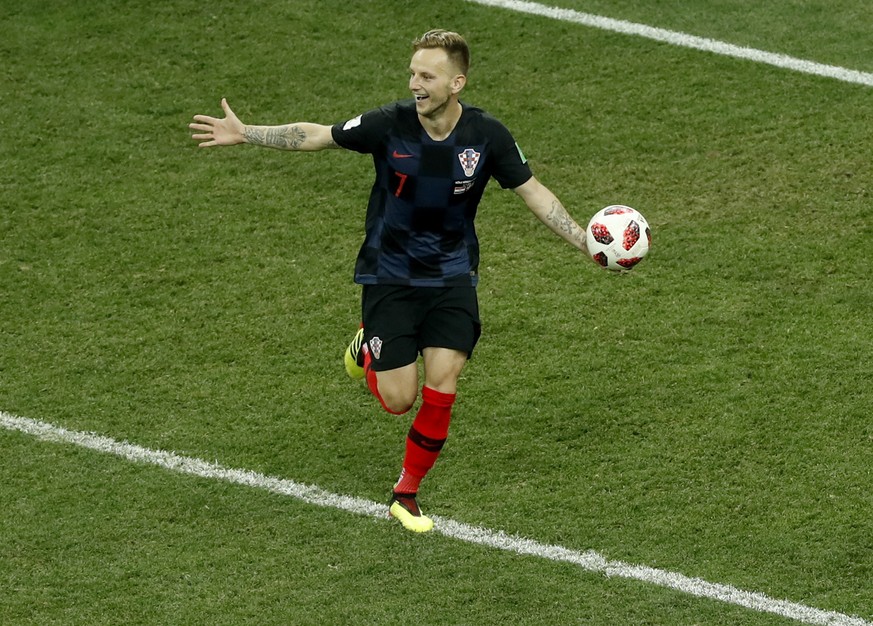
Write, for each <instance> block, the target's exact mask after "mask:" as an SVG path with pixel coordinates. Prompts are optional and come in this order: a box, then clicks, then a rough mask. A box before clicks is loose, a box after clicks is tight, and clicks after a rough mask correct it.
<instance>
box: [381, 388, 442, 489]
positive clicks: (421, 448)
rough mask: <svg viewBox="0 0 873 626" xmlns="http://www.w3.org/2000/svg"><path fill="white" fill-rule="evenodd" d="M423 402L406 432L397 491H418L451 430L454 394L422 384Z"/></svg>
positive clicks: (396, 486)
mask: <svg viewBox="0 0 873 626" xmlns="http://www.w3.org/2000/svg"><path fill="white" fill-rule="evenodd" d="M421 398H422V402H421V406H420V407H419V409H418V413H417V414H416V416H415V419H414V420H413V421H412V427H411V428H410V429H409V434H408V435H407V436H406V456H405V457H404V459H403V471H402V472H401V473H400V479H399V480H398V481H397V484H396V485H395V486H394V491H395V492H397V493H416V492H417V491H418V485H419V483H421V480H422V479H423V478H424V477H425V476H426V475H427V473H428V472H429V471H430V469H431V468H432V467H433V465H434V463H435V462H436V460H437V457H438V456H439V455H440V451H441V450H442V448H443V445H444V444H445V442H446V437H448V434H449V422H450V421H451V418H452V405H453V404H454V403H455V394H453V393H442V392H439V391H437V390H436V389H431V388H430V387H426V386H425V387H422V388H421Z"/></svg>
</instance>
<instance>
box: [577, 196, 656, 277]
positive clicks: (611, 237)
mask: <svg viewBox="0 0 873 626" xmlns="http://www.w3.org/2000/svg"><path fill="white" fill-rule="evenodd" d="M586 240H587V242H588V252H589V254H591V257H592V258H593V259H594V261H595V262H596V263H597V264H598V265H600V266H601V267H605V268H606V269H608V270H614V271H625V270H629V269H631V268H632V267H633V266H634V265H636V264H637V263H639V262H640V261H642V260H643V257H645V256H646V254H647V253H648V251H649V246H650V245H651V243H652V231H651V229H650V228H649V223H648V222H647V221H646V218H645V217H643V215H642V213H640V212H639V211H637V210H636V209H632V208H631V207H629V206H624V205H621V204H613V205H610V206H608V207H606V208H604V209H600V210H599V211H598V212H597V213H595V214H594V217H592V218H591V221H590V222H588V228H587V229H586Z"/></svg>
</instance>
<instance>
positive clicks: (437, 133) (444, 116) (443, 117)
mask: <svg viewBox="0 0 873 626" xmlns="http://www.w3.org/2000/svg"><path fill="white" fill-rule="evenodd" d="M463 111H464V109H463V107H462V106H461V103H460V102H458V101H457V100H451V101H450V102H448V103H447V104H446V106H445V108H444V109H442V110H441V111H439V112H438V113H436V114H435V115H428V116H426V117H425V116H424V115H421V114H419V116H418V121H419V122H421V125H422V127H423V128H424V130H425V132H427V134H428V135H429V136H430V138H431V139H433V140H434V141H442V140H444V139H445V138H446V137H448V136H449V135H451V134H452V131H453V130H455V126H456V125H457V123H458V120H459V119H461V113H463Z"/></svg>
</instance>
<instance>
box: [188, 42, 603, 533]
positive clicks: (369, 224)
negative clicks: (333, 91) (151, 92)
mask: <svg viewBox="0 0 873 626" xmlns="http://www.w3.org/2000/svg"><path fill="white" fill-rule="evenodd" d="M469 64H470V52H469V48H468V46H467V43H466V41H465V40H464V39H463V37H461V36H460V35H458V34H457V33H453V32H449V31H444V30H431V31H429V32H427V33H425V34H424V35H422V36H421V37H420V38H419V39H417V40H415V41H414V42H413V55H412V60H411V62H410V64H409V73H410V77H409V90H410V91H411V92H412V96H413V99H412V100H405V101H401V102H395V103H392V104H388V105H385V106H383V107H380V108H378V109H374V110H371V111H368V112H366V113H364V114H362V115H359V116H358V117H355V118H354V119H351V120H348V121H346V122H341V123H339V124H336V125H334V126H325V125H321V124H313V123H308V122H300V123H291V124H286V125H283V126H249V125H245V124H243V123H242V122H241V121H240V120H239V118H237V116H236V115H235V114H234V112H233V111H232V110H231V108H230V106H229V105H228V104H227V101H226V100H222V101H221V106H222V108H223V109H224V113H225V117H224V118H221V119H218V118H213V117H209V116H206V115H196V116H194V123H192V124H190V128H192V129H193V130H196V131H198V134H195V135H192V137H193V138H194V139H195V140H198V141H200V146H201V147H211V146H227V145H235V144H239V143H251V144H255V145H261V146H268V147H273V148H281V149H285V150H300V151H313V150H323V149H326V148H345V149H348V150H354V151H357V152H361V153H367V154H370V155H372V158H373V164H374V166H375V170H376V180H375V183H374V184H373V189H372V192H371V194H370V200H369V205H368V207H367V216H366V222H365V231H366V232H365V238H364V243H363V245H362V246H361V250H360V252H359V254H358V259H357V263H356V266H355V282H357V283H358V284H361V285H363V288H362V306H361V310H362V319H363V324H362V327H361V328H360V329H359V330H358V333H357V334H356V335H355V338H354V340H353V341H352V343H351V344H350V345H349V348H348V349H347V350H346V354H345V365H346V370H347V371H348V373H349V375H350V376H351V377H352V378H366V382H367V385H368V387H369V389H370V391H371V392H372V393H373V395H374V396H376V398H378V400H379V402H380V403H381V404H382V407H383V408H384V409H385V410H386V411H388V412H390V413H395V414H402V413H406V412H407V411H409V410H410V409H411V408H412V406H413V405H414V404H415V402H416V400H417V398H418V389H419V378H418V364H417V361H418V355H419V354H420V355H421V356H422V359H423V362H424V384H423V386H422V387H421V398H422V400H421V405H420V406H419V409H418V411H417V413H416V415H415V418H414V420H413V422H412V426H411V427H410V429H409V433H408V435H407V437H406V453H405V457H404V460H403V466H402V470H401V472H400V477H399V479H398V481H397V483H396V484H395V485H394V489H393V493H392V497H391V501H390V504H389V513H390V515H391V516H393V517H395V518H396V519H398V520H399V521H400V522H401V523H402V524H403V526H404V527H405V528H407V529H409V530H412V531H415V532H426V531H428V530H430V529H431V528H432V527H433V521H432V520H431V519H430V518H429V517H427V516H426V515H424V514H423V513H422V512H421V509H420V508H419V506H418V502H417V494H418V488H419V484H420V483H421V481H422V479H423V478H424V477H425V475H426V474H427V473H428V471H429V470H430V469H431V468H432V467H433V465H434V462H435V461H436V459H437V457H438V456H439V453H440V450H441V449H442V447H443V444H444V443H445V441H446V438H447V436H448V431H449V422H450V420H451V414H452V406H453V405H454V402H455V394H456V392H457V383H458V378H459V376H460V374H461V370H462V369H463V367H464V364H465V363H466V361H467V359H469V358H470V355H471V354H472V352H473V348H474V347H475V345H476V342H477V341H478V339H479V334H480V329H481V325H480V321H479V307H478V300H477V295H476V285H477V282H478V268H479V242H478V239H477V237H476V231H475V228H474V225H473V221H474V218H475V217H476V210H477V208H478V206H479V201H480V199H481V198H482V194H483V192H484V190H485V186H486V184H487V182H488V180H489V179H490V178H492V177H493V178H494V179H495V180H497V182H498V183H499V184H500V185H501V187H503V188H509V189H512V190H513V191H515V193H517V194H518V195H519V196H521V198H522V200H524V202H525V204H526V205H527V206H528V208H529V209H530V210H531V211H532V212H533V213H534V214H535V215H536V216H537V217H538V218H539V219H540V220H541V221H542V222H543V223H544V224H545V225H546V226H548V227H549V228H550V229H551V230H552V231H554V232H555V233H557V234H558V235H560V236H561V237H562V238H563V239H565V240H566V241H567V242H569V243H570V244H571V245H573V246H575V247H576V248H578V249H579V250H580V251H582V252H583V253H585V254H586V256H587V249H586V245H585V231H584V230H583V229H581V228H580V227H579V225H578V224H577V223H576V222H575V221H574V220H573V218H572V217H570V215H569V214H568V213H567V211H566V210H565V209H564V207H563V206H562V205H561V203H560V202H559V201H558V199H557V198H556V197H555V195H554V194H553V193H552V192H551V191H549V190H548V189H547V188H546V187H545V186H543V185H542V184H541V183H540V182H539V181H538V180H537V179H536V178H534V176H533V175H532V173H531V171H530V167H529V166H528V165H527V162H526V159H525V158H524V155H523V154H522V152H521V150H520V149H519V148H518V145H517V144H516V142H515V140H514V139H513V137H512V135H511V134H510V132H509V131H508V130H507V129H506V127H505V126H504V125H503V124H501V123H500V122H499V121H498V120H496V119H495V118H493V117H491V116H490V115H488V114H487V113H486V112H484V111H482V110H481V109H477V108H475V107H472V106H469V105H467V104H466V103H462V102H461V101H460V100H459V94H460V93H461V91H462V90H463V89H464V86H465V85H466V82H467V71H468V69H469Z"/></svg>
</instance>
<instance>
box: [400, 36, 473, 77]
mask: <svg viewBox="0 0 873 626" xmlns="http://www.w3.org/2000/svg"><path fill="white" fill-rule="evenodd" d="M423 48H442V49H443V50H445V51H446V54H447V55H449V60H450V61H451V62H452V63H454V64H455V65H456V66H457V68H458V69H459V70H460V71H461V74H463V75H464V76H466V75H467V72H468V71H470V48H469V46H468V45H467V41H466V40H465V39H464V38H463V37H461V36H460V35H459V34H458V33H453V32H452V31H450V30H443V29H441V28H437V29H434V30H429V31H427V32H426V33H425V34H423V35H422V36H421V37H419V38H418V39H416V40H415V41H413V42H412V50H413V51H414V52H417V51H419V50H421V49H423Z"/></svg>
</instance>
